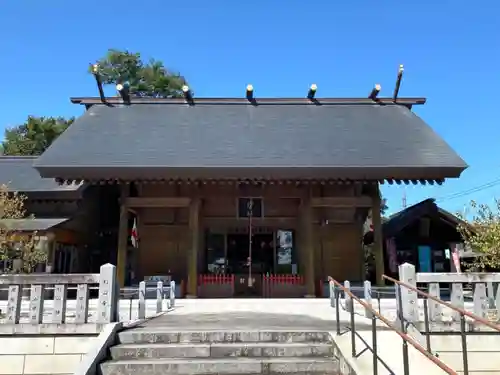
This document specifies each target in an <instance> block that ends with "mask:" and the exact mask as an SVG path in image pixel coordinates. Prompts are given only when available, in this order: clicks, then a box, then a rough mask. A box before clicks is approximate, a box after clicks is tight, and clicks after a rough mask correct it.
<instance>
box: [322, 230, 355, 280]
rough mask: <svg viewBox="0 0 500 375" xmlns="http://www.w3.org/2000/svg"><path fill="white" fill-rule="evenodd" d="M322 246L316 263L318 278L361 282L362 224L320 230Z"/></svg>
mask: <svg viewBox="0 0 500 375" xmlns="http://www.w3.org/2000/svg"><path fill="white" fill-rule="evenodd" d="M319 233H320V235H319V236H318V238H319V239H320V241H319V242H320V244H319V246H318V250H317V253H319V254H318V259H317V261H316V267H317V269H316V274H317V276H316V278H317V279H319V278H320V277H326V276H332V277H333V278H334V279H336V280H338V281H341V282H342V281H344V280H351V281H361V280H362V279H363V278H364V275H363V274H362V262H364V260H363V256H362V246H361V224H358V223H351V224H335V225H326V226H324V227H322V228H321V229H320V230H319Z"/></svg>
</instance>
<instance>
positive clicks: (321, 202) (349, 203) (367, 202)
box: [311, 195, 372, 208]
mask: <svg viewBox="0 0 500 375" xmlns="http://www.w3.org/2000/svg"><path fill="white" fill-rule="evenodd" d="M311 205H312V206H313V207H337V208H342V207H344V208H349V207H367V208H368V207H371V206H372V198H371V197H368V196H364V195H363V196H360V197H316V198H311Z"/></svg>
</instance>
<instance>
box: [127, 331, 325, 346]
mask: <svg viewBox="0 0 500 375" xmlns="http://www.w3.org/2000/svg"><path fill="white" fill-rule="evenodd" d="M119 341H120V343H121V344H148V343H150V344H153V343H164V344H175V343H217V342H221V343H222V342H228V343H229V342H331V337H330V335H329V334H328V332H320V331H295V332H291V331H269V330H266V331H201V332H200V331H172V330H162V329H161V328H160V327H157V328H156V327H155V329H151V328H148V327H145V328H134V329H129V330H125V331H122V332H120V333H119Z"/></svg>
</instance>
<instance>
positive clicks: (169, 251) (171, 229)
mask: <svg viewBox="0 0 500 375" xmlns="http://www.w3.org/2000/svg"><path fill="white" fill-rule="evenodd" d="M138 230H139V236H140V245H139V249H138V251H139V254H138V268H139V270H138V276H139V278H140V279H142V278H143V277H144V276H151V275H166V274H168V273H169V271H170V273H171V274H172V275H173V276H174V277H175V278H176V279H183V278H185V276H186V273H187V264H186V251H187V231H188V228H187V227H181V226H150V225H140V226H139V228H138Z"/></svg>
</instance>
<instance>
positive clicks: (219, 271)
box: [34, 98, 467, 297]
mask: <svg viewBox="0 0 500 375" xmlns="http://www.w3.org/2000/svg"><path fill="white" fill-rule="evenodd" d="M71 100H72V102H73V103H75V104H79V105H83V106H85V108H86V112H85V113H84V114H83V115H82V116H81V117H80V118H78V119H77V120H76V121H75V122H74V123H73V124H72V125H71V126H70V127H69V128H68V129H67V130H66V131H65V132H64V133H63V134H62V135H61V136H60V137H59V138H58V139H57V140H56V141H55V142H54V143H53V144H52V145H51V146H50V147H49V149H48V150H47V151H46V152H45V153H44V154H43V155H42V156H41V157H39V158H38V159H37V160H36V161H35V162H34V167H35V169H36V170H37V171H38V172H39V173H40V175H41V176H42V177H43V178H44V179H57V180H58V181H59V182H60V183H61V184H63V186H64V185H65V184H70V185H72V184H75V183H76V184H80V183H82V182H84V183H85V184H87V185H89V186H90V187H92V188H93V189H95V190H96V191H99V194H97V193H96V194H97V195H96V196H95V200H94V201H95V202H98V203H95V204H96V205H97V206H99V207H101V208H100V211H95V212H96V213H95V215H96V216H95V217H94V218H93V219H91V220H93V221H94V222H95V223H96V224H95V225H96V226H97V227H99V228H101V229H99V231H100V232H101V234H100V235H99V236H98V237H99V238H101V239H102V240H103V239H104V238H108V239H109V240H108V241H107V242H106V245H103V244H102V243H103V242H102V241H101V242H100V243H101V244H100V245H99V243H98V242H95V244H94V245H93V247H92V248H93V249H94V250H93V251H98V250H96V249H100V250H99V251H100V252H105V253H109V254H116V257H115V258H114V260H116V264H117V268H118V277H119V281H120V283H122V285H123V284H124V283H134V282H137V281H140V280H143V279H144V278H149V277H150V276H161V275H168V276H171V277H173V278H174V279H175V280H176V281H177V282H181V281H183V282H184V285H185V291H186V293H187V294H188V295H189V296H193V297H195V296H198V295H204V292H203V290H205V289H203V286H204V283H208V284H213V285H219V284H220V285H221V288H222V289H224V288H225V289H224V290H225V291H226V292H224V293H227V294H228V296H229V295H234V294H238V293H241V294H246V293H248V292H249V291H252V293H254V294H257V295H262V294H266V293H267V292H269V290H276V289H272V288H271V289H269V285H267V284H266V283H269V282H270V281H269V280H271V281H272V282H274V281H276V282H277V283H285V284H286V283H287V280H294V281H293V283H295V284H300V285H298V286H297V289H296V291H297V292H296V294H298V295H297V296H301V295H304V294H305V295H308V296H314V295H316V294H318V293H320V289H321V288H320V287H319V286H318V285H319V284H320V282H321V281H322V280H324V279H325V278H326V277H327V276H329V275H330V276H333V277H334V278H336V279H338V280H345V279H349V280H353V281H362V280H363V279H364V275H365V273H364V253H363V223H364V222H365V219H366V216H367V214H368V212H369V211H370V210H372V212H373V218H374V220H373V224H374V244H375V245H374V248H375V249H376V253H377V260H378V263H377V281H379V282H380V281H381V275H382V273H383V272H384V263H383V254H382V248H383V241H382V238H383V237H382V226H381V218H380V205H381V202H380V192H379V184H381V183H403V184H434V183H437V184H441V183H443V181H444V180H445V179H446V178H457V177H459V176H460V174H461V173H462V171H463V170H464V169H465V168H466V167H467V166H466V164H465V162H464V161H463V160H462V159H461V158H460V157H459V156H458V155H457V154H456V153H455V152H454V151H453V150H452V149H451V148H450V147H449V146H448V145H447V144H446V143H445V141H443V140H442V139H441V138H440V137H439V136H438V135H437V134H436V133H435V132H434V131H433V130H432V129H431V128H430V127H429V126H428V125H427V124H426V123H425V122H424V121H423V120H422V119H420V118H419V117H418V116H417V115H416V114H415V113H413V112H412V107H413V106H414V105H420V104H424V103H425V99H423V98H400V99H398V100H397V102H394V101H393V100H392V99H376V100H372V99H359V98H354V99H349V98H340V99H335V98H317V99H301V98H273V99H269V98H268V99H259V98H255V99H252V100H247V99H242V98H228V99H222V98H212V99H210V98H200V99H198V98H194V99H192V100H183V99H149V98H132V102H131V103H128V104H127V103H124V102H123V101H122V100H121V98H107V99H105V101H104V102H103V101H101V100H100V99H99V98H73V99H71ZM104 207H105V208H104ZM106 215H108V216H109V218H110V219H109V220H107V221H106V220H104V219H103V217H104V216H106ZM102 221H106V223H102ZM104 226H107V228H108V229H106V230H104V229H103V228H104ZM132 232H134V233H136V234H137V239H138V244H135V246H133V243H132V241H131V240H130V239H131V233H132ZM135 239H136V237H135V236H134V240H135ZM113 257H114V255H113V256H110V257H109V258H111V260H113ZM273 280H274V281H273ZM228 285H229V287H228ZM280 285H281V284H280ZM247 286H248V287H247ZM299 286H300V287H299ZM212 289H213V288H212ZM222 289H221V290H222ZM265 291H267V292H265ZM271 295H272V293H271ZM287 295H288V296H291V295H290V293H288V294H287Z"/></svg>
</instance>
